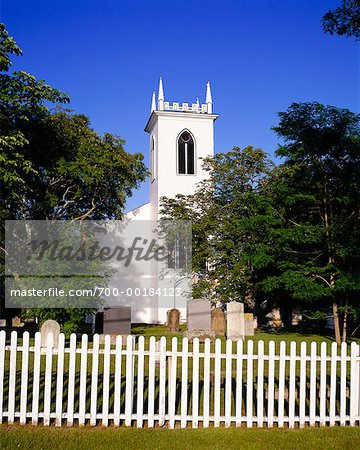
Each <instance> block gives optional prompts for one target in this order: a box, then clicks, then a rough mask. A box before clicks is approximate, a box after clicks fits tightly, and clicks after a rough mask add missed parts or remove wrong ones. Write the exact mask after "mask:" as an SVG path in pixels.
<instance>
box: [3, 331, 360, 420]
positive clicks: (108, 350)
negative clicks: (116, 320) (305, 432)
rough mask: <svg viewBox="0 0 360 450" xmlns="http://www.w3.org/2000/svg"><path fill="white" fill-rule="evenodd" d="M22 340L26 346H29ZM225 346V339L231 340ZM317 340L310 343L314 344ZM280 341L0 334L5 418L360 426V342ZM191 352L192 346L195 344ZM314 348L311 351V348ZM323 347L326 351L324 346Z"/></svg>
mask: <svg viewBox="0 0 360 450" xmlns="http://www.w3.org/2000/svg"><path fill="white" fill-rule="evenodd" d="M20 343H21V345H20ZM223 345H224V344H223ZM308 347H310V348H308ZM329 347H330V346H328V345H327V344H326V343H325V342H322V343H321V345H318V344H316V343H315V342H312V343H311V345H310V346H307V344H306V343H305V342H302V343H301V345H300V347H299V348H297V345H296V342H291V344H290V352H289V353H287V351H286V350H287V348H286V343H285V342H281V343H280V346H279V351H278V352H276V351H275V350H276V345H275V342H274V341H271V342H270V343H269V345H268V351H267V352H265V345H264V342H262V341H259V342H258V343H257V352H256V354H255V353H254V342H253V341H251V340H249V341H248V342H247V345H244V344H243V342H242V341H238V342H237V343H232V342H231V341H227V342H226V344H225V348H224V349H223V350H225V352H222V342H221V340H219V339H218V340H216V342H215V344H211V343H210V341H209V340H206V341H205V343H204V344H200V343H199V341H198V340H197V339H194V342H193V344H190V343H189V342H188V340H187V339H186V338H184V339H182V340H181V341H179V342H178V340H177V338H175V337H174V338H173V339H172V341H171V348H168V349H167V348H166V339H165V337H162V338H161V339H160V341H159V342H156V340H155V338H154V337H151V338H150V339H149V340H148V341H147V342H145V339H144V337H140V338H139V339H138V341H137V342H136V343H135V340H134V339H133V337H131V336H129V337H128V338H127V339H126V342H125V341H124V342H123V340H122V337H121V336H118V337H117V338H116V344H115V345H111V340H110V336H106V338H105V343H104V345H100V344H99V336H98V335H94V336H93V340H92V342H88V336H87V335H83V336H82V339H81V343H80V345H79V346H78V345H77V341H76V335H72V336H71V337H70V342H69V345H66V343H65V336H64V335H63V334H61V335H60V339H59V345H58V348H57V349H53V348H52V336H51V335H50V336H48V343H47V347H46V348H42V347H41V336H40V333H36V335H35V339H34V345H33V346H30V339H29V334H28V333H27V332H25V333H24V334H23V336H22V337H21V338H20V337H19V338H18V336H17V333H16V332H12V333H11V339H10V344H8V343H7V342H6V336H5V332H4V331H1V332H0V423H1V422H4V421H6V422H7V423H14V422H15V421H19V422H20V423H22V424H25V423H32V424H34V425H38V424H40V423H42V424H43V425H45V426H46V425H50V424H52V423H54V424H55V425H56V426H61V425H62V424H67V425H69V426H72V425H74V424H78V425H85V424H91V425H96V424H101V425H103V426H108V425H109V424H113V425H115V426H117V425H120V424H122V423H124V424H125V425H127V426H131V425H136V426H137V427H140V428H142V427H144V425H147V426H148V427H154V426H155V425H159V426H163V425H165V424H167V425H168V426H169V427H170V428H174V427H175V426H180V427H182V428H185V427H188V426H191V427H192V428H197V427H198V426H199V424H201V425H202V426H203V427H209V425H210V424H213V426H215V427H219V426H220V424H224V425H225V427H229V426H230V425H232V424H234V425H236V426H242V425H245V426H247V427H253V426H257V427H263V426H268V427H273V426H274V425H277V426H278V427H284V426H288V427H289V428H293V427H294V426H299V427H304V426H305V425H306V426H308V425H310V426H314V425H319V426H325V425H330V426H332V425H335V424H340V425H351V426H354V425H359V421H360V356H359V355H360V353H359V351H360V346H359V345H357V344H356V343H352V344H351V345H350V346H348V345H346V344H342V345H341V348H340V349H339V348H338V347H337V346H336V344H335V343H334V344H332V345H331V349H330V353H329V354H328V348H329ZM190 350H191V351H190ZM309 350H310V352H309ZM319 350H320V351H319Z"/></svg>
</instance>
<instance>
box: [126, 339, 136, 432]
mask: <svg viewBox="0 0 360 450" xmlns="http://www.w3.org/2000/svg"><path fill="white" fill-rule="evenodd" d="M133 345H134V341H133V337H132V336H131V335H129V336H128V337H127V338H126V392H125V425H126V426H127V427H129V426H130V425H131V414H132V409H133V399H134V373H133V368H134V364H133V358H134V356H133Z"/></svg>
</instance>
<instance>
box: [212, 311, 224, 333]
mask: <svg viewBox="0 0 360 450" xmlns="http://www.w3.org/2000/svg"><path fill="white" fill-rule="evenodd" d="M211 330H212V331H214V333H215V334H216V336H225V331H226V320H225V313H224V312H223V311H221V309H220V308H214V309H213V310H212V311H211Z"/></svg>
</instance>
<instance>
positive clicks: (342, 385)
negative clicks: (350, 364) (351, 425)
mask: <svg viewBox="0 0 360 450" xmlns="http://www.w3.org/2000/svg"><path fill="white" fill-rule="evenodd" d="M346 358H347V344H346V342H343V343H342V344H341V357H340V425H345V423H346V418H345V417H346V372H347V361H346Z"/></svg>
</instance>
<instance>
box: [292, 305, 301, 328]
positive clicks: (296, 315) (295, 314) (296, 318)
mask: <svg viewBox="0 0 360 450" xmlns="http://www.w3.org/2000/svg"><path fill="white" fill-rule="evenodd" d="M301 322H302V311H301V308H300V307H299V306H295V307H294V308H293V310H292V312H291V325H293V326H297V325H300V324H301Z"/></svg>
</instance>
